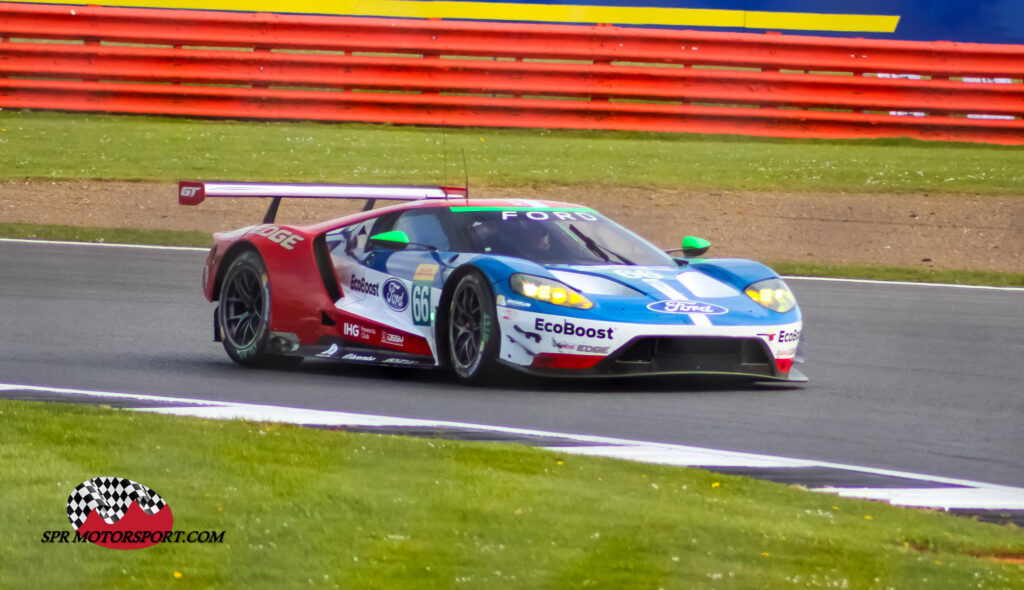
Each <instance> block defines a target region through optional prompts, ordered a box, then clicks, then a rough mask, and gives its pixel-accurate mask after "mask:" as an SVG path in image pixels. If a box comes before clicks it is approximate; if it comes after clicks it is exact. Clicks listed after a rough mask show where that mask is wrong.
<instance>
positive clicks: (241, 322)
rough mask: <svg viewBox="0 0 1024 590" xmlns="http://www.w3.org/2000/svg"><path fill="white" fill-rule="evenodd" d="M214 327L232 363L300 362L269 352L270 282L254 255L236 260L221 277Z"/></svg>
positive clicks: (250, 364) (282, 363) (262, 365)
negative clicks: (215, 325) (216, 327)
mask: <svg viewBox="0 0 1024 590" xmlns="http://www.w3.org/2000/svg"><path fill="white" fill-rule="evenodd" d="M217 326H218V328H219V330H220V334H221V340H222V342H223V344H224V350H225V351H227V353H228V356H229V357H231V360H233V361H235V362H236V363H238V364H240V365H245V366H248V367H268V366H282V365H294V364H297V363H298V362H300V361H301V360H302V359H301V358H298V357H285V356H279V355H274V354H271V353H270V352H268V350H267V349H268V344H269V341H270V282H269V277H268V276H267V267H266V265H265V264H264V263H263V259H262V258H261V257H260V255H259V254H258V253H256V252H245V253H244V254H242V255H240V256H239V257H238V258H236V259H235V260H234V261H233V262H232V263H231V266H230V267H228V271H227V273H226V274H225V275H224V285H223V287H222V288H221V293H220V305H219V306H218V307H217Z"/></svg>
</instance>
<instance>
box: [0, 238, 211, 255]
mask: <svg viewBox="0 0 1024 590" xmlns="http://www.w3.org/2000/svg"><path fill="white" fill-rule="evenodd" d="M0 242H11V243H15V244H49V245H54V246H103V247H106V248H138V249H142V250H177V251H185V252H209V251H210V249H209V248H197V247H193V246H152V245H148V244H108V243H106V242H62V241H59V240H30V239H25V238H0Z"/></svg>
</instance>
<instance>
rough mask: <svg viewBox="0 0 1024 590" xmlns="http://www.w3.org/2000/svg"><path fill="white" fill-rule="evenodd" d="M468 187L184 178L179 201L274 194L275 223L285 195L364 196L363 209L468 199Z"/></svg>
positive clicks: (269, 217) (270, 218)
mask: <svg viewBox="0 0 1024 590" xmlns="http://www.w3.org/2000/svg"><path fill="white" fill-rule="evenodd" d="M467 196H468V190H467V189H466V188H460V187H451V186H394V185H380V184H294V183H273V182H202V181H189V180H183V181H181V182H179V183H178V204H179V205H198V204H199V203H202V202H203V201H204V200H205V199H206V197H257V198H270V199H273V201H271V202H270V208H268V209H267V214H266V215H265V216H264V218H263V223H273V222H274V219H275V218H276V217H277V208H278V207H279V206H280V204H281V199H282V198H287V199H364V200H366V206H365V207H363V211H368V210H370V209H372V208H373V206H374V204H375V203H376V202H377V200H378V199H379V200H382V201H422V200H424V199H465V198H467Z"/></svg>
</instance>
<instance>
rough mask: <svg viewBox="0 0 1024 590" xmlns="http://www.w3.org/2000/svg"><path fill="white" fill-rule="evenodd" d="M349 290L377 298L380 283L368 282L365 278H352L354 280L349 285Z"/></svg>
mask: <svg viewBox="0 0 1024 590" xmlns="http://www.w3.org/2000/svg"><path fill="white" fill-rule="evenodd" d="M348 287H349V289H352V290H353V291H355V292H357V293H365V294H367V295H374V296H376V295H377V294H378V293H380V283H374V282H371V281H368V280H366V279H365V278H363V277H357V276H355V275H353V276H352V280H350V281H349V283H348Z"/></svg>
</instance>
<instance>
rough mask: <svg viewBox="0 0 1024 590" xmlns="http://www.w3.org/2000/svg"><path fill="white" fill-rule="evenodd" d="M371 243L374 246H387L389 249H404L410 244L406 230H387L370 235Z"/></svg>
mask: <svg viewBox="0 0 1024 590" xmlns="http://www.w3.org/2000/svg"><path fill="white" fill-rule="evenodd" d="M370 243H371V244H373V245H374V246H380V247H381V248H387V249H388V250H403V249H405V247H406V246H408V245H409V236H408V234H406V233H405V232H404V231H399V230H394V231H386V232H384V233H381V234H377V235H375V236H370Z"/></svg>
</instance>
